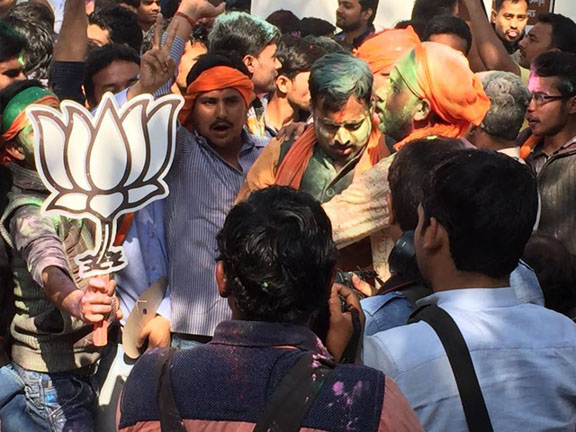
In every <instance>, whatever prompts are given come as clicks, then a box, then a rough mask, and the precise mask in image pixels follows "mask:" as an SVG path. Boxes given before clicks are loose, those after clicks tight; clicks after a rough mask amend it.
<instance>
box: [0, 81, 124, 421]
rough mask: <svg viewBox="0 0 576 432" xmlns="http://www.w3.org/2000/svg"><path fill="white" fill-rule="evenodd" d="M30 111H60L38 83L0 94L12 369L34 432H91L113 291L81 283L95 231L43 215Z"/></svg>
mask: <svg viewBox="0 0 576 432" xmlns="http://www.w3.org/2000/svg"><path fill="white" fill-rule="evenodd" d="M31 104H41V105H46V106H49V107H52V108H58V106H59V101H58V99H57V98H56V96H55V95H54V94H53V93H52V92H50V91H48V90H45V89H44V88H42V87H41V85H40V83H39V82H37V81H20V82H17V83H14V84H12V85H10V86H8V87H6V88H5V89H4V90H3V91H2V92H1V93H0V106H2V107H3V111H2V124H1V134H2V135H1V139H0V142H1V146H0V158H1V159H0V162H1V163H2V165H4V166H6V167H7V168H8V169H9V170H10V172H11V174H12V178H13V186H12V190H11V193H10V195H9V201H8V205H7V207H6V209H5V211H4V214H3V215H2V218H1V222H2V224H1V227H0V232H1V234H2V236H3V238H4V240H5V241H6V242H7V243H8V244H9V245H10V246H11V247H12V254H11V255H12V256H11V262H10V265H11V268H12V273H13V275H14V300H15V303H16V314H15V316H14V318H13V320H12V324H11V336H12V338H13V339H14V343H13V346H12V352H11V355H12V366H13V368H14V369H15V371H16V372H17V374H18V376H19V377H20V379H21V380H22V381H23V382H24V384H25V386H26V388H27V389H30V391H29V392H27V398H26V405H27V406H26V411H27V412H28V413H30V414H31V415H32V418H33V420H34V422H35V427H34V429H36V428H40V429H41V430H50V431H63V430H74V431H91V430H93V421H92V409H93V405H94V403H95V401H96V395H97V388H96V386H95V379H94V377H93V374H94V373H95V371H96V369H97V361H98V359H99V358H100V349H99V348H96V347H95V346H94V344H93V341H92V336H91V330H92V327H93V324H95V323H98V322H101V321H102V320H103V319H104V317H105V316H107V315H108V314H110V313H111V312H112V310H113V309H114V308H113V298H112V296H113V291H114V286H115V283H114V282H109V283H106V282H104V281H102V280H99V279H90V280H88V279H82V278H80V275H79V272H78V266H77V265H76V263H75V262H74V258H75V256H76V255H78V254H81V253H83V252H85V251H87V250H90V249H92V248H93V247H94V244H93V242H94V239H93V225H92V224H90V223H89V222H88V221H87V220H82V219H80V220H68V219H66V218H64V217H60V216H46V215H44V214H43V213H42V212H41V206H42V204H43V201H44V199H45V198H46V197H47V195H48V191H47V190H46V188H45V186H44V185H43V183H42V181H41V180H40V178H39V176H38V173H37V172H36V168H35V167H36V165H35V161H34V131H33V128H32V125H31V124H30V123H29V121H28V118H27V116H26V111H25V110H26V108H27V107H28V106H30V105H31ZM33 395H37V396H33ZM26 430H31V429H26Z"/></svg>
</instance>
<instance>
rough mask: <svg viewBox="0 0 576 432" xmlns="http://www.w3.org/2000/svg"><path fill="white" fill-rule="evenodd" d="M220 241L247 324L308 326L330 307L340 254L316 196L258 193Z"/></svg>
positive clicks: (233, 214) (234, 213) (240, 207)
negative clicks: (316, 316) (249, 322)
mask: <svg viewBox="0 0 576 432" xmlns="http://www.w3.org/2000/svg"><path fill="white" fill-rule="evenodd" d="M217 240H218V248H219V252H220V255H219V257H218V260H219V261H222V263H223V267H224V273H225V276H226V280H227V284H228V288H229V289H230V291H231V293H232V294H233V298H234V300H235V302H236V306H237V308H238V310H239V311H240V312H241V314H242V318H243V319H246V320H251V321H265V322H283V323H299V324H304V323H306V322H307V321H308V320H309V318H310V317H311V316H312V314H313V313H315V312H316V311H318V310H319V309H320V308H322V307H323V306H325V305H326V304H327V302H328V298H329V296H330V289H331V282H332V278H333V275H334V269H335V265H336V259H337V250H336V246H335V244H334V242H333V240H332V227H331V224H330V220H329V219H328V217H327V216H326V213H324V210H323V209H322V207H321V206H320V203H318V202H317V201H316V200H314V199H313V198H312V197H311V196H310V195H308V194H306V193H304V192H299V191H296V190H294V189H291V188H288V187H280V186H273V187H269V188H267V189H262V190H260V191H257V192H254V193H253V194H252V195H251V196H250V197H249V198H248V199H247V200H246V201H244V202H241V203H239V204H237V205H236V206H235V207H234V208H233V209H232V210H231V211H230V213H229V214H228V217H227V218H226V222H225V223H224V227H223V228H222V230H221V231H220V233H219V234H218V237H217Z"/></svg>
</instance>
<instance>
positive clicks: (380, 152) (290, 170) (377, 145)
mask: <svg viewBox="0 0 576 432" xmlns="http://www.w3.org/2000/svg"><path fill="white" fill-rule="evenodd" d="M316 142H317V139H316V131H315V129H314V127H313V126H309V127H308V128H307V129H306V131H304V133H303V134H302V136H301V137H300V138H298V139H297V140H296V142H295V143H294V144H292V147H290V150H288V153H286V156H285V157H284V159H283V160H282V163H281V164H280V166H279V167H278V169H277V170H276V179H275V184H277V185H280V186H291V187H293V188H294V189H299V188H300V183H301V182H302V177H303V176H304V173H305V172H306V168H308V163H309V162H310V159H311V158H312V155H313V154H314V147H315V146H316ZM388 155H389V152H388V148H387V147H386V144H385V142H384V140H383V139H382V134H381V133H380V132H379V130H378V125H377V123H376V121H375V119H374V118H372V132H371V134H370V138H369V140H368V144H367V145H366V149H365V150H364V153H363V154H362V156H361V158H360V160H359V161H358V163H357V164H356V167H355V169H354V177H356V176H358V175H360V174H361V173H363V172H364V171H366V170H368V169H370V168H372V167H373V166H374V165H376V164H377V163H378V161H380V159H383V158H384V157H386V156H388Z"/></svg>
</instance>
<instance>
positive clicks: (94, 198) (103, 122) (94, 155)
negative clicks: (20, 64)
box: [28, 93, 183, 277]
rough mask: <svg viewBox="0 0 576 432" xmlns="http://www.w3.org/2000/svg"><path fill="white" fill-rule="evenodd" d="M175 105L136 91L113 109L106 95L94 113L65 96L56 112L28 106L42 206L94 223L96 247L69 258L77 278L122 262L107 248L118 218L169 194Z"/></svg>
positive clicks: (175, 99)
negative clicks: (45, 195)
mask: <svg viewBox="0 0 576 432" xmlns="http://www.w3.org/2000/svg"><path fill="white" fill-rule="evenodd" d="M182 104H183V100H182V98H181V97H180V96H176V95H169V96H164V97H162V98H159V99H156V100H154V98H153V97H152V96H151V95H141V96H138V97H137V98H134V99H132V100H130V101H129V102H128V103H126V104H124V105H123V106H122V107H121V108H118V106H117V105H116V102H115V100H114V97H113V96H112V95H111V94H109V93H108V94H106V95H104V98H103V99H102V102H101V103H100V105H99V106H98V109H97V110H96V113H95V114H94V115H92V114H91V113H90V112H88V111H87V110H86V109H85V108H84V107H83V106H81V105H79V104H77V103H75V102H72V101H64V102H62V104H61V107H60V109H61V112H59V111H57V110H55V109H53V108H50V107H46V106H40V105H37V106H34V105H33V106H32V107H31V108H30V109H29V110H28V118H29V119H30V122H31V124H32V125H33V127H34V133H35V160H36V168H37V170H38V174H39V175H40V178H41V179H42V181H43V182H44V184H45V186H46V187H47V189H48V191H49V192H50V195H49V196H48V198H47V199H46V200H45V202H44V206H43V209H44V210H45V211H46V212H54V213H58V214H61V215H63V216H66V217H71V218H77V219H78V218H88V219H90V220H92V221H93V222H94V223H95V224H96V247H95V249H94V250H92V251H88V252H86V253H84V254H82V255H80V256H78V257H76V263H77V264H78V266H79V268H80V271H81V274H82V275H83V276H84V277H88V276H96V275H102V274H107V273H111V272H113V271H116V270H119V269H121V268H123V267H125V266H126V264H127V262H126V259H125V257H124V255H123V251H122V248H121V247H118V246H114V245H113V244H114V240H115V238H116V234H117V225H118V218H119V217H120V216H122V215H124V214H127V213H131V212H134V211H137V210H139V209H141V208H143V207H145V206H146V205H147V204H149V203H151V202H152V201H155V200H159V199H161V198H164V197H166V196H167V195H168V187H167V185H166V183H165V182H164V177H165V176H166V174H167V173H168V170H169V169H170V166H171V164H172V160H173V159H174V148H175V141H176V120H177V114H178V112H179V110H180V108H181V107H182Z"/></svg>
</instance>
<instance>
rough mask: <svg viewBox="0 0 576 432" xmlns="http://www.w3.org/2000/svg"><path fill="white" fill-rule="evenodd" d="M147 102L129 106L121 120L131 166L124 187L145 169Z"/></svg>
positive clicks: (147, 144)
mask: <svg viewBox="0 0 576 432" xmlns="http://www.w3.org/2000/svg"><path fill="white" fill-rule="evenodd" d="M148 102H149V101H147V100H144V101H138V102H136V103H135V104H133V105H131V106H129V107H128V108H127V112H126V114H125V115H124V118H123V119H122V127H123V128H124V131H125V133H126V136H127V137H128V146H129V147H130V155H131V158H132V166H131V170H130V175H129V176H128V180H127V181H126V185H131V184H132V183H133V182H134V181H136V179H137V178H139V177H140V176H141V175H142V174H143V171H144V169H145V168H146V155H147V153H148V150H147V148H146V147H147V146H149V145H150V143H149V142H147V140H146V136H145V134H144V127H145V126H144V124H145V122H146V113H145V110H146V107H147V106H148Z"/></svg>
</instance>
